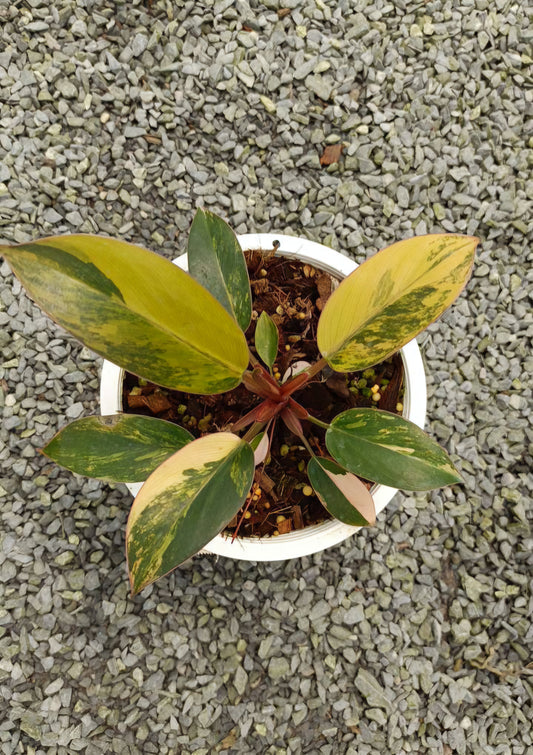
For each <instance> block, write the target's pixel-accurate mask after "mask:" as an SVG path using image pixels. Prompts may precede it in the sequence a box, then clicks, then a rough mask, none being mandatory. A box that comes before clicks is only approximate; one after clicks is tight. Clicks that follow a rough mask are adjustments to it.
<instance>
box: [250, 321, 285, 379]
mask: <svg viewBox="0 0 533 755" xmlns="http://www.w3.org/2000/svg"><path fill="white" fill-rule="evenodd" d="M278 339H279V336H278V329H277V327H276V324H275V322H274V321H273V320H272V319H271V318H270V317H269V316H268V315H267V313H266V312H261V314H260V315H259V319H258V320H257V325H256V326H255V348H256V351H257V353H258V354H259V356H260V357H261V359H262V360H263V362H264V363H265V364H266V366H267V367H268V368H269V369H270V370H271V369H272V365H273V364H274V362H275V361H276V356H277V354H278Z"/></svg>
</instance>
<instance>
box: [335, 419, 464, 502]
mask: <svg viewBox="0 0 533 755" xmlns="http://www.w3.org/2000/svg"><path fill="white" fill-rule="evenodd" d="M326 446H327V448H328V451H329V452H330V454H331V455H332V456H333V457H334V458H335V459H336V460H337V461H338V462H339V464H342V465H343V466H344V467H346V469H348V470H349V471H350V472H353V473H354V474H356V475H358V476H359V477H364V478H365V479H367V480H373V481H374V482H379V483H381V484H382V485H390V486H391V487H394V488H402V489H403V490H432V489H433V488H440V487H443V486H444V485H451V484H453V483H455V482H461V477H460V476H459V474H458V472H457V470H456V469H455V467H454V466H453V464H452V462H451V459H450V457H449V456H448V454H447V453H446V451H445V450H444V449H443V448H441V447H440V446H439V445H438V443H435V441H434V440H432V439H431V438H430V437H429V435H427V434H426V433H425V432H424V431H423V430H421V429H420V428H419V427H417V426H416V425H414V424H413V423H412V422H409V421H408V420H406V419H403V418H402V417H398V416H396V415H395V414H390V413H389V412H382V411H378V410H377V409H348V411H346V412H342V414H339V415H337V416H336V417H335V419H334V420H333V421H332V423H331V425H330V427H329V429H328V430H327V432H326Z"/></svg>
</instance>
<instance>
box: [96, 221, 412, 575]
mask: <svg viewBox="0 0 533 755" xmlns="http://www.w3.org/2000/svg"><path fill="white" fill-rule="evenodd" d="M238 239H239V243H240V244H241V246H242V248H243V249H264V250H271V249H272V248H273V247H274V242H279V248H278V250H277V254H278V255H281V256H284V257H296V258H297V259H299V260H301V261H302V262H308V263H310V264H312V265H313V266H314V267H316V268H318V269H320V270H324V271H325V272H327V273H330V274H331V275H332V276H334V277H336V278H338V279H342V278H344V277H346V276H347V275H349V274H350V273H351V272H352V271H353V270H355V268H356V267H357V264H356V263H355V262H354V261H353V260H351V259H348V257H345V256H344V255H342V254H339V253H338V252H334V251H333V250H332V249H329V248H328V247H326V246H322V244H317V243H315V242H314V241H308V240H307V239H302V238H294V237H292V236H283V235H280V234H272V233H258V234H253V233H252V234H246V235H243V236H239V237H238ZM174 263H175V264H177V265H179V267H181V268H182V269H185V270H186V269H187V255H186V254H183V255H182V256H181V257H178V258H177V259H176V260H174ZM400 353H401V357H402V361H403V367H404V384H405V394H404V399H403V405H404V409H403V416H404V417H405V418H406V419H409V420H411V422H414V423H415V424H417V425H418V426H419V427H423V426H424V421H425V417H426V395H427V394H426V378H425V373H424V366H423V363H422V358H421V356H420V351H419V349H418V345H417V343H416V341H415V340H413V341H411V342H410V343H408V344H407V345H406V346H404V347H403V349H402V350H401V352H400ZM123 379H124V370H122V369H121V368H120V367H117V366H116V365H114V364H112V363H111V362H108V361H104V365H103V368H102V377H101V386H100V406H101V411H102V414H116V413H117V412H121V411H122V386H123ZM142 484H143V483H142V482H131V483H127V487H128V490H129V491H130V492H131V494H132V495H134V496H135V495H137V493H138V492H139V490H140V488H141V486H142ZM371 492H372V496H373V498H374V502H375V505H376V513H379V512H380V511H382V510H383V509H384V508H385V506H387V504H388V503H390V501H391V500H392V498H393V497H394V495H395V493H396V492H397V490H396V488H390V487H386V486H385V485H374V487H373V488H372V491H371ZM359 529H361V528H360V527H351V526H349V525H347V524H343V523H342V522H339V521H337V520H329V521H327V522H324V523H323V524H317V525H313V526H311V527H306V528H305V529H303V530H297V531H296V532H290V533H288V534H286V535H278V536H277V537H267V538H246V537H239V538H237V539H236V540H235V542H233V543H232V542H231V538H228V537H224V536H222V535H217V537H215V538H214V539H213V540H211V542H209V543H208V544H207V545H206V546H205V549H204V551H206V552H208V553H215V554H218V555H220V556H228V557H229V558H239V559H244V560H246V561H284V560H286V559H290V558H297V557H300V556H307V555H310V554H312V553H317V552H318V551H321V550H324V549H325V548H329V547H330V546H333V545H337V544H338V543H340V542H342V541H343V540H346V538H348V537H350V536H351V535H353V534H354V533H355V532H357V531H358V530H359Z"/></svg>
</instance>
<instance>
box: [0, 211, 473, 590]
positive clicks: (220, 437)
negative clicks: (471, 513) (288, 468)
mask: <svg viewBox="0 0 533 755" xmlns="http://www.w3.org/2000/svg"><path fill="white" fill-rule="evenodd" d="M477 243H478V239H476V238H473V237H469V236H459V235H447V234H437V235H428V236H419V237H415V238H410V239H407V240H405V241H399V242H397V243H395V244H393V245H392V246H390V247H388V248H386V249H383V250H382V251H380V252H379V253H377V254H375V255H374V256H372V257H370V258H369V259H368V260H367V261H366V262H364V263H363V264H362V265H360V266H359V267H358V268H357V269H356V270H355V271H354V272H353V273H352V274H351V275H349V276H348V277H347V278H345V279H344V280H343V281H342V282H341V283H340V285H339V286H338V288H337V289H336V290H335V291H334V292H333V293H332V294H331V296H330V298H329V299H328V301H327V303H326V305H325V307H324V309H323V311H322V313H321V316H320V320H319V322H318V331H317V346H318V350H319V352H320V354H321V358H320V359H319V360H318V361H317V362H316V363H314V364H312V365H310V366H309V367H306V368H304V370H303V371H302V372H299V373H298V374H296V375H294V376H293V377H290V378H289V379H287V380H286V381H285V382H279V381H278V380H277V379H275V377H274V376H273V372H272V367H273V365H274V362H275V360H276V354H277V349H278V331H277V328H276V325H275V323H274V322H273V321H272V319H271V318H270V317H269V316H268V314H267V313H265V312H263V313H262V314H261V316H260V317H259V319H258V321H257V323H256V328H255V342H254V346H255V349H254V350H250V349H249V347H248V344H247V339H246V337H245V331H246V330H247V329H248V326H249V325H250V322H251V317H252V298H251V293H250V283H249V279H248V273H247V269H246V262H245V258H244V255H243V252H242V250H241V248H240V246H239V243H238V241H237V238H236V236H235V235H234V233H233V231H232V230H231V229H230V228H229V226H228V225H227V224H226V223H225V222H224V221H223V220H222V219H221V218H219V217H217V216H216V215H214V214H212V213H210V212H206V211H203V210H198V212H197V214H196V216H195V218H194V221H193V224H192V227H191V231H190V235H189V240H188V265H189V273H186V272H184V271H183V270H181V269H180V268H178V267H177V266H176V265H173V264H172V263H171V262H170V261H168V260H166V259H164V258H163V257H161V256H159V255H157V254H154V253H153V252H149V251H147V250H145V249H142V248H141V247H138V246H134V245H132V244H129V243H126V242H124V241H118V240H115V239H111V238H105V237H100V236H91V235H64V236H52V237H49V238H44V239H40V240H38V241H33V242H31V243H26V244H19V245H17V246H2V247H0V252H1V253H2V255H3V256H4V257H5V259H6V260H7V261H8V262H9V264H10V266H11V267H12V269H13V271H14V272H15V274H16V275H17V276H18V277H19V279H20V280H21V282H22V283H23V285H24V286H25V288H26V290H27V291H28V293H29V294H30V296H31V297H32V298H33V299H34V300H35V301H36V302H37V303H38V304H39V305H40V306H41V307H42V309H43V310H44V311H45V312H47V313H48V314H49V315H50V316H51V317H52V318H53V319H54V320H55V321H56V322H57V323H59V324H60V325H62V326H63V327H64V328H66V329H67V330H68V331H70V332H71V333H73V334H74V335H75V336H76V337H77V338H79V339H80V341H82V343H84V344H85V345H86V346H88V347H89V348H90V349H92V350H93V351H95V352H96V353H97V354H100V355H101V356H103V357H105V358H106V359H108V360H110V361H112V362H114V363H116V364H117V365H119V366H121V367H123V368H124V369H126V370H128V371H129V372H131V373H134V374H136V375H138V376H139V377H141V378H143V379H145V380H148V381H151V382H152V383H155V384H157V385H159V386H161V387H164V388H168V389H175V390H179V391H184V392H187V393H197V394H204V395H205V394H217V393H222V392H225V391H229V390H231V389H233V388H235V387H236V386H237V385H239V384H240V383H243V384H244V386H245V387H246V388H247V389H248V390H249V391H250V392H251V393H252V394H255V395H256V396H258V397H260V399H261V401H260V403H259V404H258V405H257V406H256V407H255V408H254V409H253V410H252V411H251V412H250V413H249V414H247V415H245V416H243V417H241V418H240V419H239V420H238V421H237V422H236V423H234V424H233V426H232V427H230V428H228V429H224V430H223V431H222V432H217V433H214V434H210V435H203V436H201V437H199V438H197V439H194V438H193V437H192V436H191V435H190V433H189V432H188V431H187V430H185V429H184V428H182V427H179V426H177V425H174V424H171V423H169V422H166V421H164V420H160V419H156V418H151V417H143V416H135V415H129V414H117V415H114V416H93V417H86V418H82V419H79V420H76V421H75V422H73V423H71V424H70V425H68V426H67V427H66V428H64V429H63V430H61V431H60V432H59V433H58V434H57V435H56V436H55V437H54V438H53V440H52V441H51V442H50V443H49V444H48V445H47V446H46V447H45V448H44V449H43V452H44V453H45V454H46V455H47V456H48V457H50V458H51V459H53V460H54V461H56V462H58V463H59V464H61V465H63V466H64V467H66V468H67V469H70V470H72V471H74V472H77V473H79V474H84V475H88V476H90V477H96V478H99V479H102V480H107V481H114V482H125V481H131V480H140V479H145V478H146V482H145V483H144V485H143V486H142V488H141V490H140V492H139V494H138V495H137V497H136V498H135V500H134V502H133V505H132V508H131V511H130V514H129V518H128V523H127V529H126V549H127V560H128V569H129V575H130V582H131V589H132V593H133V594H135V593H138V592H139V591H140V590H142V589H143V588H144V587H146V586H147V585H149V584H150V583H152V582H153V581H154V580H156V579H158V578H159V577H161V576H163V575H164V574H167V573H168V572H170V571H171V570H173V569H174V568H176V567H177V566H178V565H179V564H181V563H182V562H183V561H185V560H187V559H188V558H189V557H190V556H192V555H194V554H195V553H197V552H198V551H199V550H201V549H202V548H203V547H204V546H205V545H206V544H207V543H208V542H209V541H210V540H211V539H212V538H213V537H215V535H217V534H218V533H220V532H221V531H222V530H223V529H224V528H225V527H226V525H227V524H228V522H230V521H231V520H232V519H233V518H234V516H235V515H236V514H237V512H238V511H239V509H240V508H241V507H242V506H243V504H244V503H245V501H246V499H247V495H248V492H249V490H250V488H251V485H252V482H253V479H254V471H255V466H256V465H259V464H262V463H264V462H265V461H267V460H268V456H269V448H270V438H271V434H272V432H273V431H274V427H275V425H276V420H278V419H279V420H281V421H282V422H284V423H285V425H287V427H288V428H289V430H290V431H291V432H293V433H294V434H295V435H296V436H298V438H299V439H300V442H301V444H303V446H305V448H307V450H308V452H309V455H310V460H309V464H308V468H307V469H308V476H309V481H310V483H311V486H312V488H313V490H314V491H315V493H316V495H317V497H318V499H319V500H320V501H321V503H322V504H323V505H324V507H325V508H326V509H327V510H328V511H329V512H330V514H331V515H332V516H334V517H336V518H337V519H339V520H341V521H342V522H346V523H348V524H350V525H365V524H372V523H374V521H375V509H374V504H373V501H372V497H371V495H370V493H369V491H368V489H367V487H366V486H365V485H364V484H363V483H362V482H361V480H360V479H359V477H362V478H364V479H367V480H372V481H375V482H377V483H382V484H384V485H390V486H393V487H397V488H402V489H405V490H430V489H433V488H437V487H441V486H444V485H448V484H451V483H455V482H458V481H460V479H461V478H460V476H459V474H458V472H457V471H456V469H455V468H454V466H453V464H452V462H451V460H450V458H449V457H448V455H447V454H446V452H445V451H444V450H443V449H442V448H441V447H440V446H439V445H438V444H437V443H435V442H434V441H433V440H432V439H431V438H430V437H429V436H428V435H427V434H426V433H424V432H423V431H422V430H421V429H420V428H418V427H417V426H416V425H414V424H412V423H411V422H408V421H407V420H405V419H403V418H402V417H399V416H397V415H395V414H392V413H389V412H384V411H380V410H378V409H377V408H371V409H348V410H347V411H344V412H342V413H341V414H339V415H337V416H336V417H335V418H334V419H333V420H332V421H331V423H330V424H327V425H326V424H324V423H323V422H321V421H319V420H318V419H316V418H314V417H313V416H312V415H311V414H310V413H309V412H308V411H307V409H306V408H305V406H302V405H301V404H300V403H299V402H298V391H299V390H300V389H301V388H303V386H304V385H306V384H307V383H308V382H309V381H311V380H318V379H320V376H321V373H322V371H323V370H324V369H325V368H326V367H328V366H329V368H333V370H336V371H338V372H353V371H356V370H362V369H365V368H368V367H370V366H372V365H375V364H377V363H379V362H382V361H383V360H384V359H386V358H387V357H389V356H390V355H392V354H393V353H395V352H396V351H398V350H399V349H400V348H401V347H402V346H404V345H405V344H406V343H407V342H408V341H410V340H411V339H412V338H414V337H415V336H416V335H417V334H418V333H420V332H421V331H422V330H423V329H424V328H426V327H427V326H428V325H429V324H430V323H432V322H433V321H434V320H436V319H437V317H439V316H440V315H441V314H442V313H443V312H444V311H445V309H446V308H447V307H448V306H449V305H450V304H451V303H452V302H453V301H454V300H455V299H456V297H457V296H458V295H459V293H460V292H461V290H462V289H463V287H464V285H465V283H466V281H467V280H468V278H469V275H470V271H471V268H472V264H473V260H474V251H475V248H476V245H477ZM253 351H255V353H253ZM309 423H315V424H317V425H320V426H321V427H323V428H324V429H325V430H326V432H325V444H326V448H327V450H328V452H329V454H330V455H331V456H325V455H324V456H320V455H316V454H315V452H314V451H313V449H312V448H311V445H310V443H309V441H308V439H307V437H306V429H309V427H310V424H309ZM243 431H244V434H242V435H240V434H239V433H242V432H243Z"/></svg>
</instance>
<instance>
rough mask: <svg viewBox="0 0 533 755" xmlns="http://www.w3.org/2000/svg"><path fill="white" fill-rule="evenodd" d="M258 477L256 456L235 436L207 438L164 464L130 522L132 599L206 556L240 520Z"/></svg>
mask: <svg viewBox="0 0 533 755" xmlns="http://www.w3.org/2000/svg"><path fill="white" fill-rule="evenodd" d="M253 476H254V454H253V451H252V449H251V447H250V445H249V444H248V443H246V442H245V441H243V440H241V439H240V438H239V437H237V436H236V435H233V434H232V433H225V432H224V433H215V434H213V435H205V436H204V437H202V438H198V439H197V440H194V441H192V443H189V444H188V445H186V446H184V447H183V448H182V449H181V450H180V451H178V452H177V453H176V454H174V455H173V456H171V457H170V458H169V459H167V460H166V461H164V462H163V464H161V466H160V467H158V469H156V470H155V472H154V473H153V474H152V475H150V477H149V478H148V479H147V481H146V482H145V483H144V485H143V487H142V488H141V490H140V492H139V494H138V496H137V498H136V499H135V501H134V502H133V506H132V508H131V511H130V515H129V517H128V524H127V528H126V548H127V556H128V568H129V574H130V582H131V589H132V593H133V594H135V593H138V592H139V591H140V590H142V589H143V588H144V587H146V586H147V585H149V584H150V583H151V582H153V581H154V580H156V579H158V578H159V577H162V576H163V575H164V574H168V572H170V571H172V570H173V569H175V568H176V567H177V566H179V565H180V564H181V563H183V562H184V561H186V560H187V559H188V558H190V557H191V556H192V555H194V554H195V553H197V552H198V551H199V550H201V549H202V548H203V547H204V545H206V544H207V543H208V542H209V541H210V540H212V539H213V538H214V537H215V535H217V534H218V533H219V532H220V531H221V530H223V529H224V527H225V526H226V525H227V523H228V522H229V521H231V519H232V518H233V517H234V516H235V514H236V513H237V512H238V510H239V509H240V507H241V505H242V504H243V503H244V501H245V499H246V495H247V493H248V491H249V489H250V487H251V484H252V481H253Z"/></svg>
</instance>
